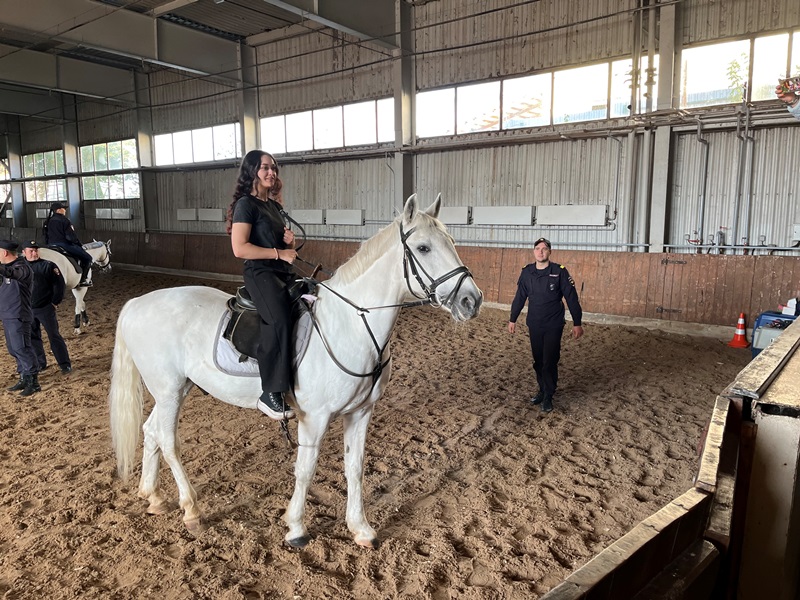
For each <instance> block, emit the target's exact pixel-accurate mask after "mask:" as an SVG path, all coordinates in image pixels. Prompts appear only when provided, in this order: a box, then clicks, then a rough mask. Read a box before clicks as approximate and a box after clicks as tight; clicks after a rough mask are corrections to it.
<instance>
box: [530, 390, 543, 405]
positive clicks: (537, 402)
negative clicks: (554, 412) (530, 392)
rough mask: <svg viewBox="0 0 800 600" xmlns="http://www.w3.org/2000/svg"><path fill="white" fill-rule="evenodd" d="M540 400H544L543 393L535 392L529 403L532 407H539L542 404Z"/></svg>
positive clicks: (540, 391)
mask: <svg viewBox="0 0 800 600" xmlns="http://www.w3.org/2000/svg"><path fill="white" fill-rule="evenodd" d="M542 400H544V392H543V391H542V390H539V391H538V392H536V395H535V396H534V397H533V398H531V402H532V403H533V405H534V406H539V405H540V404H541V403H542Z"/></svg>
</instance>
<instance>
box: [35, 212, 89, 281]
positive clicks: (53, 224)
mask: <svg viewBox="0 0 800 600" xmlns="http://www.w3.org/2000/svg"><path fill="white" fill-rule="evenodd" d="M43 229H44V243H45V244H50V245H51V246H58V247H59V248H61V249H62V250H64V252H65V253H66V254H69V255H70V256H71V257H73V258H74V259H75V260H77V261H78V264H80V267H81V280H80V283H78V286H79V287H90V286H91V285H92V282H91V281H87V277H88V276H89V270H90V269H91V267H92V257H91V255H90V254H89V253H88V252H86V250H84V249H83V244H81V241H80V240H79V239H78V235H77V234H76V233H75V227H74V226H73V225H72V222H71V221H70V220H69V218H67V206H66V204H64V203H62V202H53V203H52V204H51V205H50V216H49V217H47V219H46V220H45V222H44V227H43Z"/></svg>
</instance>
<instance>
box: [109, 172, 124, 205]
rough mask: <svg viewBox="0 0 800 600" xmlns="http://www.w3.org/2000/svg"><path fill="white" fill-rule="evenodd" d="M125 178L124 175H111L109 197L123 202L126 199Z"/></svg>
mask: <svg viewBox="0 0 800 600" xmlns="http://www.w3.org/2000/svg"><path fill="white" fill-rule="evenodd" d="M124 177H125V176H124V175H109V177H108V197H109V198H111V199H112V200H122V199H123V198H125V186H124Z"/></svg>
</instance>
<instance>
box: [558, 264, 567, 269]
mask: <svg viewBox="0 0 800 600" xmlns="http://www.w3.org/2000/svg"><path fill="white" fill-rule="evenodd" d="M558 266H559V267H561V268H562V269H566V267H565V266H564V265H558Z"/></svg>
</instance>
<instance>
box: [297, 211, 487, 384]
mask: <svg viewBox="0 0 800 600" xmlns="http://www.w3.org/2000/svg"><path fill="white" fill-rule="evenodd" d="M399 226H400V242H401V244H402V245H403V276H404V278H405V281H406V286H407V287H408V291H409V292H410V293H411V294H412V295H413V296H414V297H415V298H419V300H416V301H413V302H403V303H401V304H387V305H384V306H372V307H369V308H364V307H360V306H358V305H356V304H354V303H353V302H352V301H351V300H349V299H348V298H346V297H344V296H342V295H341V294H340V293H339V292H337V291H336V290H334V289H333V288H331V287H330V286H328V285H326V284H325V283H324V282H321V281H317V280H315V279H314V278H313V277H304V278H303V281H305V282H306V283H310V284H315V285H319V286H322V287H324V288H325V289H326V290H328V291H329V292H331V293H332V294H333V295H335V296H336V297H338V298H339V299H340V300H342V301H343V302H346V303H347V304H349V305H350V306H352V307H353V308H354V309H355V310H356V312H357V313H358V316H359V317H361V320H362V322H363V323H364V327H366V329H367V333H368V334H369V337H370V339H371V340H372V345H373V346H374V347H375V351H376V352H377V354H378V362H377V364H376V365H375V368H374V369H372V371H369V372H367V373H356V372H354V371H351V370H350V369H348V368H347V367H345V366H344V365H343V364H342V363H341V362H340V361H339V360H338V359H337V358H336V356H335V355H334V353H333V350H332V349H331V347H330V345H329V344H328V341H327V340H326V339H325V337H324V336H323V335H322V331H321V329H320V327H319V323H318V322H317V319H316V317H315V316H314V311H313V310H310V311H309V313H310V315H311V322H312V324H313V325H314V329H315V330H316V332H317V334H318V335H319V337H320V340H322V344H323V346H324V347H325V350H326V352H327V353H328V356H329V357H330V358H331V360H332V361H333V362H334V364H336V366H337V367H339V369H341V370H342V371H344V372H345V373H347V374H348V375H351V376H353V377H372V386H373V387H374V386H375V384H376V383H377V382H378V379H380V376H381V373H382V372H383V369H384V368H386V365H388V364H389V360H390V359H389V358H387V359H386V360H382V359H383V353H384V351H385V350H386V346H388V345H389V339H391V336H389V337H388V338H387V339H386V341H385V342H384V343H383V345H381V344H379V343H378V340H377V339H376V338H375V334H374V333H373V331H372V328H371V327H370V326H369V321H367V314H368V313H369V312H370V311H371V310H378V309H382V308H411V307H414V306H425V305H428V304H429V305H431V306H436V307H439V306H445V307H449V306H450V305H451V304H452V302H453V299H454V298H455V297H456V294H457V293H458V291H459V290H460V289H461V286H462V284H463V283H464V281H465V280H466V278H467V277H472V273H470V272H469V269H467V267H465V266H464V265H461V266H460V267H456V268H455V269H452V270H451V271H448V272H447V273H445V274H444V275H442V276H441V277H439V278H438V279H434V278H433V277H431V275H430V274H429V273H428V272H427V271H426V270H425V268H424V267H423V266H422V264H420V262H419V259H418V258H417V257H416V256H415V255H414V253H413V252H412V251H411V248H410V247H409V245H408V238H409V237H411V234H413V233H414V231H415V230H416V227H412V228H411V229H409V230H408V232H405V231H404V230H403V223H402V221H401V222H400V223H399ZM409 272H410V273H411V275H413V276H414V278H415V279H416V280H417V283H418V284H419V286H420V288H422V290H423V291H424V295H422V296H420V295H419V294H418V293H417V292H415V291H414V289H413V287H412V286H411V280H410V278H409ZM420 272H421V273H422V274H424V275H425V277H426V278H427V279H428V280H429V282H430V283H425V281H424V280H423V279H422V276H421V275H420ZM459 275H460V278H459V280H458V283H457V284H456V286H455V287H454V288H453V291H452V292H450V293H449V294H448V295H447V298H445V299H444V300H443V301H440V300H439V299H438V298H437V297H436V289H437V288H438V287H439V286H440V285H441V284H442V283H444V282H445V281H447V280H448V279H451V278H452V277H456V276H459Z"/></svg>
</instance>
